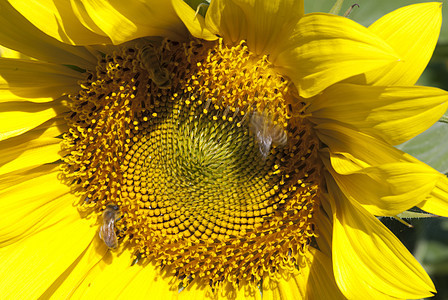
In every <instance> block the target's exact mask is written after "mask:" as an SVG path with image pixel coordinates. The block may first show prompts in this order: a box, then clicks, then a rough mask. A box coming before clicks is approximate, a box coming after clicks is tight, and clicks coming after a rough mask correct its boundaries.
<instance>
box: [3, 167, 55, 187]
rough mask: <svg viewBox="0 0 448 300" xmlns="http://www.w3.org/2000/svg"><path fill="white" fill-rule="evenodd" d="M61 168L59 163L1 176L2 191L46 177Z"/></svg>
mask: <svg viewBox="0 0 448 300" xmlns="http://www.w3.org/2000/svg"><path fill="white" fill-rule="evenodd" d="M58 168H59V164H58V163H53V164H45V165H40V166H38V167H34V168H33V167H31V168H25V169H20V170H17V171H14V172H10V173H7V174H4V175H0V190H4V189H6V188H8V187H11V186H13V185H18V184H20V183H22V182H25V181H28V180H31V179H33V178H36V177H39V176H42V175H46V174H48V173H51V172H54V171H56V169H58Z"/></svg>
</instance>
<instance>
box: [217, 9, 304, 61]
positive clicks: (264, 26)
mask: <svg viewBox="0 0 448 300" xmlns="http://www.w3.org/2000/svg"><path fill="white" fill-rule="evenodd" d="M233 2H234V3H235V4H236V5H238V6H239V7H240V8H241V10H242V11H243V13H244V18H245V20H246V24H247V29H246V30H247V31H246V32H245V34H244V36H245V39H246V40H247V45H248V47H249V49H250V50H251V51H252V52H254V53H255V54H258V55H263V54H270V55H273V56H276V55H277V53H278V51H279V50H281V49H279V48H278V45H279V42H280V41H281V40H284V38H285V37H287V36H289V35H290V34H291V32H292V30H293V28H294V26H295V25H296V24H297V22H298V20H299V19H300V18H301V17H302V16H303V14H304V8H303V0H299V1H297V0H270V1H257V0H233ZM233 18H235V17H233ZM226 21H227V20H224V22H226ZM228 21H232V20H228ZM228 21H227V22H228Z"/></svg>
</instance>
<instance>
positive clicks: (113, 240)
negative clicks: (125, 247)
mask: <svg viewBox="0 0 448 300" xmlns="http://www.w3.org/2000/svg"><path fill="white" fill-rule="evenodd" d="M119 213H120V210H119V208H118V205H116V204H113V203H110V204H107V206H106V209H105V210H104V212H103V225H101V228H100V232H99V235H100V239H102V240H103V241H104V243H105V244H106V246H107V247H109V248H117V246H118V239H117V234H116V233H115V221H117V219H118V217H119Z"/></svg>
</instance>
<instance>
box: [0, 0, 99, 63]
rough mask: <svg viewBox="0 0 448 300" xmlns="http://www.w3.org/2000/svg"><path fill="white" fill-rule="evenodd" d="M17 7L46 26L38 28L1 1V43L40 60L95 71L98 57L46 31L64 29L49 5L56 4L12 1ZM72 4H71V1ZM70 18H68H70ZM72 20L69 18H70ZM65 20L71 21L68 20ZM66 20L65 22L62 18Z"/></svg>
mask: <svg viewBox="0 0 448 300" xmlns="http://www.w3.org/2000/svg"><path fill="white" fill-rule="evenodd" d="M10 2H11V3H13V4H14V5H18V6H20V7H18V8H19V10H21V11H22V12H23V13H24V15H25V17H29V18H30V19H29V20H33V19H34V18H37V19H38V20H40V23H41V25H42V26H40V28H39V29H41V30H43V32H42V31H40V30H39V29H37V28H36V27H35V26H34V25H33V24H31V23H30V22H29V21H28V20H27V19H26V18H25V17H24V16H22V15H21V14H19V13H18V12H17V11H16V10H15V9H14V8H13V7H12V6H11V4H10V3H8V1H6V0H1V1H0V10H1V12H2V13H1V14H0V28H2V30H1V31H0V44H1V45H3V46H5V47H8V48H10V49H13V50H16V51H19V52H21V53H23V54H26V55H28V56H30V57H34V58H37V59H40V60H44V61H48V62H53V63H61V64H69V65H74V66H78V67H81V68H94V67H95V65H96V61H97V58H96V56H95V55H94V54H92V53H90V52H89V51H87V50H86V49H85V48H84V47H75V46H71V45H67V44H64V43H62V42H60V41H57V40H55V39H53V38H51V37H49V36H47V35H46V34H45V33H44V32H45V31H46V30H47V29H49V28H50V27H51V28H54V30H55V32H56V31H58V30H59V29H60V27H59V26H58V24H59V25H60V24H63V22H61V23H59V21H58V20H57V19H58V18H59V17H60V16H59V13H55V11H52V10H51V8H50V7H48V6H47V5H50V6H53V5H54V4H53V2H54V1H44V0H42V1H14V0H12V1H10ZM67 2H68V1H67ZM69 7H70V4H69V3H66V4H65V5H64V4H63V5H61V7H60V8H61V9H62V10H64V11H65V10H66V9H67V8H69ZM58 16H59V17H58ZM67 17H68V16H67ZM68 19H69V18H68ZM53 20H54V23H53V24H54V27H53V26H48V24H49V22H53ZM64 20H67V19H65V18H64ZM61 21H62V19H61Z"/></svg>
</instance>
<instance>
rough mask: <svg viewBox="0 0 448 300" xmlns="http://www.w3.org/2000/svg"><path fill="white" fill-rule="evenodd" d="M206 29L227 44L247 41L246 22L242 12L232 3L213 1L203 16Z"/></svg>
mask: <svg viewBox="0 0 448 300" xmlns="http://www.w3.org/2000/svg"><path fill="white" fill-rule="evenodd" d="M205 24H206V26H207V28H208V29H209V30H210V32H212V33H213V34H215V35H219V36H221V37H222V38H223V39H224V41H225V42H226V43H227V44H233V45H235V44H238V43H239V42H240V41H241V40H246V39H247V21H246V17H245V15H244V12H243V10H242V9H241V8H240V7H239V6H238V5H236V4H235V3H234V2H233V1H226V0H214V1H212V2H211V3H210V7H209V8H208V10H207V14H206V15H205Z"/></svg>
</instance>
